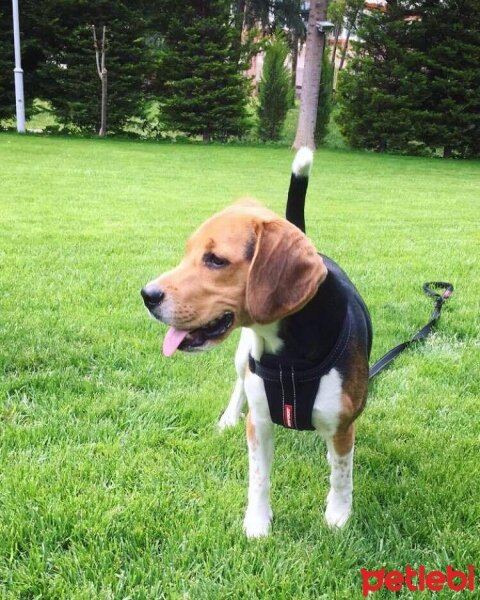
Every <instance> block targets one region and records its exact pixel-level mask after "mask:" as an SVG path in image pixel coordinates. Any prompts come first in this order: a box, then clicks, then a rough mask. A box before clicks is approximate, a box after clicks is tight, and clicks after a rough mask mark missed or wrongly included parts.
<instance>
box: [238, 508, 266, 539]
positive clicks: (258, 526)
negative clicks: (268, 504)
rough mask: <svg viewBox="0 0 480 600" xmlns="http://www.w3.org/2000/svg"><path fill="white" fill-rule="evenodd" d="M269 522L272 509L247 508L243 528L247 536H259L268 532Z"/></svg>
mask: <svg viewBox="0 0 480 600" xmlns="http://www.w3.org/2000/svg"><path fill="white" fill-rule="evenodd" d="M271 523H272V511H271V510H270V509H268V510H262V511H254V510H251V509H249V508H248V509H247V512H246V514H245V519H244V520H243V529H244V531H245V534H246V536H247V538H250V539H252V538H261V537H265V536H267V535H268V534H269V533H270V527H271Z"/></svg>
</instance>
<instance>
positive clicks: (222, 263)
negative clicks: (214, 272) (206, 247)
mask: <svg viewBox="0 0 480 600" xmlns="http://www.w3.org/2000/svg"><path fill="white" fill-rule="evenodd" d="M203 262H204V263H205V265H206V266H207V267H209V268H210V269H221V268H222V267H227V266H228V265H229V264H230V261H228V260H227V259H226V258H220V257H219V256H217V255H216V254H213V252H207V253H206V254H204V255H203Z"/></svg>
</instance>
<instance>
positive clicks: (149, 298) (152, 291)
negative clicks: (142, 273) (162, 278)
mask: <svg viewBox="0 0 480 600" xmlns="http://www.w3.org/2000/svg"><path fill="white" fill-rule="evenodd" d="M140 293H141V294H142V298H143V301H144V302H145V306H147V307H148V308H153V307H154V306H158V305H159V304H161V303H162V300H163V298H164V297H165V293H164V292H163V291H162V290H161V289H160V288H158V287H157V286H156V285H152V284H150V285H146V286H145V287H144V288H143V289H142V290H141V292H140Z"/></svg>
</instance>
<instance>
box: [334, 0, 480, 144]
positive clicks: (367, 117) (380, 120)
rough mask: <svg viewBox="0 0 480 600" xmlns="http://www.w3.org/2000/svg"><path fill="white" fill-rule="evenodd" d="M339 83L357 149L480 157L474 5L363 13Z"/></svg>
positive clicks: (427, 4)
mask: <svg viewBox="0 0 480 600" xmlns="http://www.w3.org/2000/svg"><path fill="white" fill-rule="evenodd" d="M359 36H360V41H359V42H357V43H356V44H355V50H356V54H355V56H354V57H353V59H352V60H351V61H350V63H349V66H348V68H347V69H346V71H345V72H344V73H342V74H341V76H340V80H339V100H340V107H341V111H340V114H339V123H340V126H341V128H342V131H343V133H344V135H345V136H346V137H347V139H348V141H349V142H350V144H351V145H352V146H353V147H358V148H368V149H374V150H381V151H383V150H393V151H400V152H424V151H425V150H427V151H430V152H434V151H436V150H437V148H439V147H443V148H444V154H445V155H450V154H452V153H453V154H455V155H457V156H474V155H479V153H480V143H479V142H478V140H479V139H480V12H479V11H478V6H477V5H476V3H475V1H474V0H461V1H459V2H456V1H455V2H454V1H453V0H449V1H446V2H441V3H439V2H435V1H433V0H424V2H422V3H421V4H419V5H417V6H416V8H415V9H412V7H411V3H410V2H407V1H406V0H405V1H403V0H399V1H393V0H392V1H389V2H388V7H387V11H386V12H385V13H381V12H374V13H365V14H364V15H363V16H362V17H361V22H360V28H359Z"/></svg>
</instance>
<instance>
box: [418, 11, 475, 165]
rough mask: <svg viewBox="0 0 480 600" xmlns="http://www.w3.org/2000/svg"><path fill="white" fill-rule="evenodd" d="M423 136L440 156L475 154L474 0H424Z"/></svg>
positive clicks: (467, 155) (421, 15)
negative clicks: (424, 87) (424, 93)
mask: <svg viewBox="0 0 480 600" xmlns="http://www.w3.org/2000/svg"><path fill="white" fill-rule="evenodd" d="M420 17H421V23H422V28H423V31H424V38H423V43H424V44H425V46H424V47H422V50H423V51H424V53H425V61H424V67H423V70H424V72H425V74H426V77H427V82H428V90H429V95H428V96H427V97H426V98H425V100H424V108H425V110H426V113H427V116H426V118H425V120H424V122H423V124H422V125H423V126H422V129H423V132H422V133H423V139H424V140H425V143H426V144H427V145H428V146H429V147H430V148H431V149H437V148H443V155H444V156H445V157H449V156H457V157H469V156H480V9H479V5H478V2H477V0H455V1H453V0H446V1H445V2H436V1H434V0H425V1H424V3H423V5H422V6H421V11H420Z"/></svg>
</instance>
